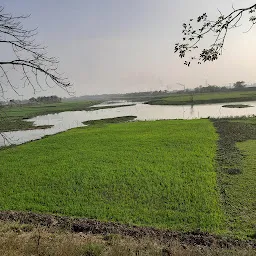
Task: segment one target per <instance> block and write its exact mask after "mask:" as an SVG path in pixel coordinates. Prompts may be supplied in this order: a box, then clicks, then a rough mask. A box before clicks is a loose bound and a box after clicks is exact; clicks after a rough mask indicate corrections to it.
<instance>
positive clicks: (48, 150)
mask: <svg viewBox="0 0 256 256" xmlns="http://www.w3.org/2000/svg"><path fill="white" fill-rule="evenodd" d="M217 138H218V136H217V134H216V132H215V129H214V127H213V125H212V123H211V122H210V121H209V120H192V121H180V120H179V121H177V120H175V121H154V122H129V123H123V124H109V125H106V126H101V127H97V126H92V127H86V128H78V129H73V130H70V131H67V132H65V133H61V134H58V135H56V136H51V137H47V138H45V139H42V140H40V141H35V142H31V143H28V144H24V145H21V146H17V147H14V148H8V149H5V150H2V151H0V166H1V172H0V187H1V195H0V209H1V210H26V211H35V212H48V213H57V214H64V215H70V216H83V217H88V218H97V219H99V220H111V221H120V222H123V223H131V224H138V225H147V226H156V227H164V228H166V227H168V228H172V229H176V230H195V229H197V228H199V229H201V230H207V231H216V232H217V230H219V228H220V227H221V225H222V218H223V216H222V212H221V210H220V205H219V197H218V192H217V189H216V172H215V161H214V158H215V152H216V141H217Z"/></svg>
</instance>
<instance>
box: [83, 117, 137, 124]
mask: <svg viewBox="0 0 256 256" xmlns="http://www.w3.org/2000/svg"><path fill="white" fill-rule="evenodd" d="M136 117H137V116H120V117H114V118H105V119H98V120H89V121H85V122H83V124H85V125H103V124H115V123H124V122H128V121H132V120H134V119H135V118H136Z"/></svg>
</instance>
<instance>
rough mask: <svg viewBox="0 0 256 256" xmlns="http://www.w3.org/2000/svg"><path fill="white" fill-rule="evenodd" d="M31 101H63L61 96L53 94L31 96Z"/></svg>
mask: <svg viewBox="0 0 256 256" xmlns="http://www.w3.org/2000/svg"><path fill="white" fill-rule="evenodd" d="M29 102H30V103H58V102H61V98H60V97H58V96H56V95H53V96H43V97H37V98H34V97H32V98H30V99H29Z"/></svg>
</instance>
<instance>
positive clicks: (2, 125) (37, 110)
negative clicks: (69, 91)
mask: <svg viewBox="0 0 256 256" xmlns="http://www.w3.org/2000/svg"><path fill="white" fill-rule="evenodd" d="M97 103H98V102H96V101H83V102H79V101H74V102H61V103H52V104H39V105H30V106H27V105H26V106H22V105H21V106H20V105H14V106H8V107H3V108H2V109H1V110H0V132H4V131H17V130H28V129H35V128H36V127H35V126H33V123H32V122H27V121H25V120H24V119H26V118H32V117H35V116H38V115H46V114H51V113H59V112H63V111H75V110H86V109H88V108H89V107H90V106H92V105H94V104H97ZM48 127H49V126H47V125H46V126H41V127H40V128H48ZM37 128H39V127H37Z"/></svg>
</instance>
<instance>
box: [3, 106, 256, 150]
mask: <svg viewBox="0 0 256 256" xmlns="http://www.w3.org/2000/svg"><path fill="white" fill-rule="evenodd" d="M122 104H123V102H122ZM125 104H131V102H126V103H125ZM232 104H235V103H232ZM239 104H247V105H251V106H253V107H250V108H241V109H238V108H223V107H222V106H223V105H224V103H221V104H207V105H194V106H157V105H156V106H153V105H147V104H143V103H137V104H136V105H134V106H127V107H120V108H110V109H100V110H95V111H72V112H62V113H58V114H50V115H45V116H38V117H35V118H32V119H30V120H28V121H34V125H53V127H52V128H49V129H44V130H43V129H38V130H28V131H15V132H6V133H4V134H5V135H6V136H7V137H8V138H9V139H10V141H11V142H12V143H13V144H21V143H24V142H27V141H31V140H36V139H40V138H42V137H44V136H45V135H52V134H56V133H58V132H62V131H66V130H68V129H71V128H75V127H81V126H84V125H83V124H82V122H83V121H88V120H93V119H102V118H113V117H120V116H126V115H133V116H137V120H158V119H194V118H207V117H227V116H244V115H246V116H248V115H256V107H255V106H256V101H254V102H243V103H241V102H240V103H239ZM102 105H108V106H110V105H120V102H115V103H112V104H107V103H106V104H101V106H102ZM3 145H4V140H3V138H1V137H0V146H3Z"/></svg>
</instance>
